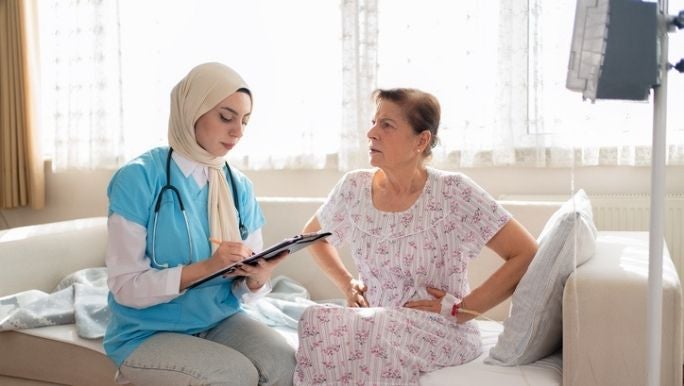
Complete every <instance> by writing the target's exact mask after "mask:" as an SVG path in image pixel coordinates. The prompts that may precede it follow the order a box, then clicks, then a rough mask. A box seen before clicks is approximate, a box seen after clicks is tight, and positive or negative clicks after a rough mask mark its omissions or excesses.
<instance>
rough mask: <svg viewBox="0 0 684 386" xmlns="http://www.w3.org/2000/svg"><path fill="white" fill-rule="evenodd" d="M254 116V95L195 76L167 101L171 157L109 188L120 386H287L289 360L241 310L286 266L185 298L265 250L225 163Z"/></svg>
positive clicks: (113, 340)
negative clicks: (200, 281) (131, 385)
mask: <svg viewBox="0 0 684 386" xmlns="http://www.w3.org/2000/svg"><path fill="white" fill-rule="evenodd" d="M251 113H252V93H251V91H250V90H249V88H248V87H247V84H246V83H245V81H244V80H243V79H242V78H241V77H240V75H238V73H237V72H235V71H233V70H232V69H231V68H229V67H227V66H225V65H223V64H220V63H204V64H201V65H199V66H197V67H195V68H193V69H192V70H191V71H190V72H189V73H188V74H187V76H185V77H184V78H183V79H181V81H180V82H179V83H178V84H177V85H176V86H175V87H174V88H173V91H172V92H171V117H170V119H169V145H170V147H159V148H155V149H152V150H149V151H148V152H146V153H144V154H142V155H141V156H139V157H137V158H136V159H134V160H132V161H131V162H129V163H128V164H126V165H124V166H123V167H122V168H121V169H119V170H118V171H117V172H116V174H115V175H114V176H113V177H112V180H111V182H110V184H109V189H108V196H109V220H108V248H107V255H106V263H107V268H108V272H109V280H108V284H109V289H110V295H109V306H110V308H111V310H112V319H111V322H110V323H109V325H108V327H107V332H106V334H105V338H104V347H105V350H106V352H107V355H108V356H109V357H110V358H111V359H112V360H113V361H114V363H115V364H116V366H117V367H118V368H119V375H118V379H117V380H118V381H119V382H121V383H124V382H127V381H131V382H133V383H135V384H137V385H167V386H169V385H189V384H192V385H195V384H202V385H239V386H244V385H256V384H259V385H289V384H291V383H292V374H293V370H294V350H293V349H292V348H291V347H290V346H289V345H288V344H287V342H286V341H285V340H284V339H283V338H282V337H281V336H280V335H279V334H278V333H276V332H275V331H273V330H271V329H270V328H268V327H267V326H265V325H263V324H260V323H259V322H257V321H255V320H253V319H251V318H249V317H247V316H246V315H245V313H244V312H242V311H241V308H240V302H241V301H249V300H250V299H252V300H253V299H254V298H255V297H258V296H261V295H263V294H266V293H268V291H269V290H270V284H269V279H270V277H271V273H272V270H273V268H274V267H275V265H276V264H278V262H279V259H280V258H282V256H281V257H280V258H276V259H271V260H269V261H263V259H262V260H260V261H259V263H258V264H257V265H256V266H254V267H252V266H248V265H244V266H242V268H240V269H238V270H237V271H235V272H234V273H233V274H232V275H230V276H229V277H226V280H224V281H223V282H221V281H212V282H211V284H207V285H201V286H196V287H191V284H192V283H194V282H196V281H197V280H198V279H200V278H203V277H206V276H207V275H209V274H211V273H213V272H216V271H218V270H219V269H220V268H222V267H225V266H227V265H229V264H231V263H233V262H236V261H240V260H243V259H244V258H245V257H248V256H250V255H251V254H252V251H253V250H258V249H261V248H262V237H261V227H262V225H263V224H264V218H263V215H262V212H261V209H260V208H259V205H258V204H257V201H256V198H255V196H254V193H253V189H252V183H251V182H250V181H249V179H247V177H245V176H244V175H243V174H242V173H240V172H239V171H237V170H235V169H234V168H231V167H229V166H228V163H227V162H226V161H225V159H224V156H225V155H226V154H227V153H228V152H229V151H230V150H231V149H233V147H235V146H236V145H237V144H238V142H239V140H240V138H242V135H243V134H244V130H245V126H246V125H247V121H248V120H249V117H250V116H251ZM210 240H214V241H215V242H210ZM236 277H239V278H241V279H240V280H235V279H236Z"/></svg>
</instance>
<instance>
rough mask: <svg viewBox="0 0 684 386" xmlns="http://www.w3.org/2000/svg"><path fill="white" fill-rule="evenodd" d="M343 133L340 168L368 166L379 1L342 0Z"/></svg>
mask: <svg viewBox="0 0 684 386" xmlns="http://www.w3.org/2000/svg"><path fill="white" fill-rule="evenodd" d="M342 50H343V55H342V64H343V67H342V69H343V70H342V74H343V77H342V81H343V84H344V89H343V98H342V105H343V106H344V109H343V113H342V114H343V115H342V133H341V138H340V144H339V155H338V159H339V168H340V169H342V170H349V169H354V168H359V167H365V166H367V165H368V151H367V149H368V140H367V138H366V131H367V130H368V128H369V127H370V119H371V117H372V116H373V114H374V113H375V105H373V103H372V102H371V93H372V92H373V90H374V89H375V88H376V82H377V70H378V55H377V53H378V0H342Z"/></svg>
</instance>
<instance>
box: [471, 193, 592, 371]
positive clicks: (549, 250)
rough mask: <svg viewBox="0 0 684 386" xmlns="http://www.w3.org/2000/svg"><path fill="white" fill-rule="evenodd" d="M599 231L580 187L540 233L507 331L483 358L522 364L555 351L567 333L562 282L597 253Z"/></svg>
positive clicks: (516, 297) (588, 202)
mask: <svg viewBox="0 0 684 386" xmlns="http://www.w3.org/2000/svg"><path fill="white" fill-rule="evenodd" d="M596 234H597V231H596V226H595V225H594V222H593V216H592V213H591V202H590V201H589V198H588V197H587V195H586V193H585V192H584V190H579V191H578V192H577V193H575V195H574V196H573V197H571V198H570V200H568V201H567V202H565V203H564V204H563V205H562V206H561V208H560V209H558V210H557V211H556V212H555V213H554V214H553V215H552V216H551V218H549V220H548V221H547V223H546V225H545V226H544V229H543V230H542V232H541V234H540V235H539V238H538V240H537V242H538V243H539V249H538V250H537V254H536V255H535V257H534V259H533V260H532V262H531V263H530V266H529V267H528V268H527V272H526V273H525V275H524V276H523V277H522V279H521V280H520V283H518V286H517V288H516V290H515V292H514V293H513V298H512V301H511V311H510V315H509V317H508V318H507V319H506V321H504V331H503V332H502V333H501V335H499V340H498V341H497V343H496V346H494V347H493V348H492V349H491V350H490V351H489V357H488V358H486V359H485V363H489V364H497V365H503V366H516V365H523V364H528V363H532V362H534V361H537V360H539V359H542V358H544V357H547V356H549V355H551V354H553V353H554V352H556V351H557V349H558V348H559V347H560V345H561V341H562V336H563V332H562V326H563V317H562V315H563V313H562V307H561V306H562V301H563V287H564V286H565V281H566V280H567V278H568V276H569V275H570V274H571V273H572V272H573V271H574V269H575V267H576V266H579V265H580V264H583V263H584V262H586V261H587V260H589V258H591V257H592V256H593V254H594V249H595V247H596ZM575 252H577V253H575Z"/></svg>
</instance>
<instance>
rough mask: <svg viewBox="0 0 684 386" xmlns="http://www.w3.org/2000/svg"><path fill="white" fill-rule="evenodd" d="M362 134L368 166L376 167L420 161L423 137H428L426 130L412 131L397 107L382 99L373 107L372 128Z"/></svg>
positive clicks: (391, 166) (421, 158) (423, 144)
mask: <svg viewBox="0 0 684 386" xmlns="http://www.w3.org/2000/svg"><path fill="white" fill-rule="evenodd" d="M426 133H427V134H426ZM366 135H367V137H368V146H369V149H368V150H369V151H368V155H369V158H370V164H371V165H372V166H376V167H379V168H385V167H388V168H393V167H397V166H402V165H413V164H416V163H420V162H422V160H423V155H422V151H423V150H424V149H425V137H426V136H427V137H428V138H429V132H428V131H423V132H422V133H421V134H416V133H415V132H414V131H413V128H412V127H411V125H410V124H409V123H408V121H407V120H406V118H405V116H404V113H403V112H402V111H401V107H400V106H399V105H398V104H396V103H394V102H391V101H383V100H380V101H379V103H378V105H377V108H376V111H375V118H374V119H373V126H371V128H370V129H368V133H367V134H366Z"/></svg>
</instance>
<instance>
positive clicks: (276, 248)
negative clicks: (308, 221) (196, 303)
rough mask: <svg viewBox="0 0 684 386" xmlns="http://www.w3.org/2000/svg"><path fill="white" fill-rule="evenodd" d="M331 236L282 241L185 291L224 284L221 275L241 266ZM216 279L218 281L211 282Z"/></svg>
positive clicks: (310, 235)
mask: <svg viewBox="0 0 684 386" xmlns="http://www.w3.org/2000/svg"><path fill="white" fill-rule="evenodd" d="M331 234H332V233H330V232H316V233H304V234H299V235H296V236H293V237H290V238H287V239H284V240H283V241H281V242H279V243H277V244H274V245H272V246H270V247H268V248H266V249H264V250H263V251H261V252H259V253H257V254H255V255H252V256H250V257H248V258H246V259H244V260H242V261H238V262H237V263H233V264H231V265H229V266H227V267H225V268H222V269H220V270H218V271H216V272H214V273H212V274H210V275H209V276H205V277H203V278H201V279H199V280H197V281H195V282H193V283H192V284H190V285H189V286H188V287H187V289H191V288H195V287H197V286H199V285H202V284H205V283H207V284H206V285H208V282H210V281H212V282H217V284H220V283H224V282H225V281H226V280H225V279H224V278H223V275H228V274H231V273H233V272H235V271H236V270H237V269H238V268H240V266H241V265H243V264H249V265H256V264H257V260H259V259H261V258H263V259H266V260H268V259H271V258H273V257H276V256H277V255H279V254H280V253H281V252H284V251H287V252H289V253H290V254H292V253H295V252H297V251H298V250H300V249H302V248H305V247H308V246H309V245H311V243H313V242H316V241H318V240H322V239H324V238H326V237H328V236H330V235H331ZM217 278H218V280H212V279H217Z"/></svg>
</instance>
